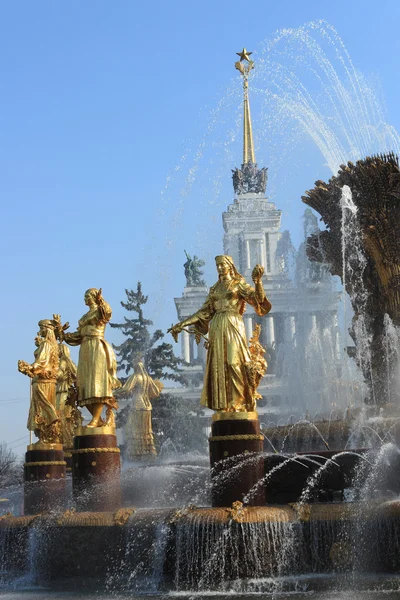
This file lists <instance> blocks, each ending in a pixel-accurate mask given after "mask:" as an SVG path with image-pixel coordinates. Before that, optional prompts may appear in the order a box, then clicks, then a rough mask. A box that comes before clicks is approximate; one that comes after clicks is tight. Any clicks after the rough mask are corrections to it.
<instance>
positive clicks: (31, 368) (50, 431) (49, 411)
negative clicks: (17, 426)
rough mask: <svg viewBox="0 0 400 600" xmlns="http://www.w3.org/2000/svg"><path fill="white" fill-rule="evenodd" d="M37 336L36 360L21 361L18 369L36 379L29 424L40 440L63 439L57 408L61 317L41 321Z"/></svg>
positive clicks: (33, 379)
mask: <svg viewBox="0 0 400 600" xmlns="http://www.w3.org/2000/svg"><path fill="white" fill-rule="evenodd" d="M38 325H39V332H38V336H37V337H36V338H35V344H36V350H35V352H34V357H35V360H34V362H33V363H32V364H29V363H27V362H25V361H24V360H19V361H18V371H19V372H20V373H23V374H24V375H27V376H28V377H30V378H31V379H32V390H31V402H30V406H29V416H28V423H27V428H28V429H29V430H30V431H33V432H34V434H35V435H36V437H37V438H39V441H38V442H36V443H37V444H41V445H48V444H57V443H60V441H61V439H60V419H59V415H58V413H57V409H56V380H57V372H58V365H59V358H58V344H57V340H56V336H55V329H56V328H57V321H56V320H55V319H54V318H53V319H52V320H51V319H44V320H42V321H39V323H38Z"/></svg>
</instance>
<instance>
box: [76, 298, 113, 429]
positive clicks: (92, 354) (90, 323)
mask: <svg viewBox="0 0 400 600" xmlns="http://www.w3.org/2000/svg"><path fill="white" fill-rule="evenodd" d="M85 302H86V304H87V305H88V306H89V311H88V312H87V313H86V314H84V315H83V317H82V318H81V319H80V320H79V323H78V330H77V331H76V332H75V333H66V334H65V335H64V340H65V341H66V342H67V344H70V345H71V346H78V345H79V346H80V349H79V360H78V370H77V377H76V384H77V387H78V405H79V406H86V407H87V408H88V409H89V411H90V412H91V413H92V417H93V418H92V421H91V422H90V423H89V426H91V427H97V426H102V425H104V421H103V420H102V419H101V416H100V415H101V410H102V408H103V406H104V405H107V406H108V407H109V409H110V415H109V418H108V422H107V424H110V422H112V423H113V419H111V416H112V415H111V408H116V407H117V404H116V401H115V398H114V397H113V393H114V390H115V389H116V388H118V387H120V385H121V384H120V382H119V380H118V379H117V376H116V373H117V361H116V358H115V354H114V350H113V348H112V346H111V345H110V344H108V343H107V342H106V341H105V339H104V331H105V328H106V325H107V323H108V321H109V320H110V319H111V308H110V306H109V304H108V303H107V302H105V300H104V299H103V297H102V296H101V290H97V289H95V288H91V289H90V290H87V292H86V293H85Z"/></svg>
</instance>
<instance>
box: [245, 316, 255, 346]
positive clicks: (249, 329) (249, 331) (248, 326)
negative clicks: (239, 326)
mask: <svg viewBox="0 0 400 600" xmlns="http://www.w3.org/2000/svg"><path fill="white" fill-rule="evenodd" d="M244 327H245V330H246V338H247V341H249V340H250V338H251V336H252V335H253V319H252V317H251V316H250V315H246V316H245V317H244Z"/></svg>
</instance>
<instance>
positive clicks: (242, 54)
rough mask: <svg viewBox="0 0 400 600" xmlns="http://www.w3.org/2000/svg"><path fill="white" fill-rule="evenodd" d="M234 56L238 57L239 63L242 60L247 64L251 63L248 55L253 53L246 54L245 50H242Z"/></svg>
mask: <svg viewBox="0 0 400 600" xmlns="http://www.w3.org/2000/svg"><path fill="white" fill-rule="evenodd" d="M236 54H237V55H238V56H240V62H241V61H242V60H247V62H251V59H250V54H253V53H252V52H248V51H247V50H246V48H243V50H242V51H241V52H236Z"/></svg>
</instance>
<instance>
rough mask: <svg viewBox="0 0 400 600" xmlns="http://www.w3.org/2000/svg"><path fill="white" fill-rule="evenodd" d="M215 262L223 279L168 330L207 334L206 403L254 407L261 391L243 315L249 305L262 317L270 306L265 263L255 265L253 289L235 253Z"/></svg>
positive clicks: (238, 409) (223, 407)
mask: <svg viewBox="0 0 400 600" xmlns="http://www.w3.org/2000/svg"><path fill="white" fill-rule="evenodd" d="M215 260H216V265H217V271H218V273H219V280H218V281H217V283H216V284H215V285H213V286H212V288H211V289H210V292H209V294H208V297H207V299H206V301H205V303H204V305H203V306H202V307H201V309H200V310H198V311H197V312H196V313H195V314H194V315H192V316H191V317H188V318H187V319H185V320H184V321H182V322H181V323H178V324H177V325H175V326H173V327H172V328H171V329H170V330H169V331H170V332H171V333H172V335H173V336H174V337H175V338H176V336H177V335H178V333H180V332H181V331H182V329H183V328H184V327H189V326H190V329H191V331H192V332H193V333H195V334H197V335H198V334H201V335H205V334H206V333H208V352H207V363H206V368H205V374H204V386H203V391H202V396H201V404H203V405H204V406H207V407H208V408H211V409H213V410H217V411H230V412H246V411H252V410H254V409H255V401H256V398H257V394H256V392H255V387H254V376H253V372H254V369H253V368H252V367H253V364H252V357H251V355H250V352H249V348H248V346H247V340H246V333H245V328H244V322H243V317H242V315H243V313H244V311H245V307H246V303H247V304H250V305H251V306H253V308H254V310H255V312H256V313H257V315H259V316H264V315H266V314H267V313H268V312H269V311H270V310H271V303H270V302H269V300H268V298H267V297H266V295H265V292H264V288H263V285H262V281H261V278H262V275H263V272H264V269H263V267H261V266H260V265H256V267H254V269H253V273H252V278H253V281H254V283H255V287H254V288H253V287H252V286H250V285H249V284H248V283H246V281H245V279H244V278H243V277H242V275H240V274H239V273H238V271H237V270H236V267H235V265H234V262H233V260H232V258H231V257H230V256H227V255H222V256H217V257H216V259H215Z"/></svg>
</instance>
